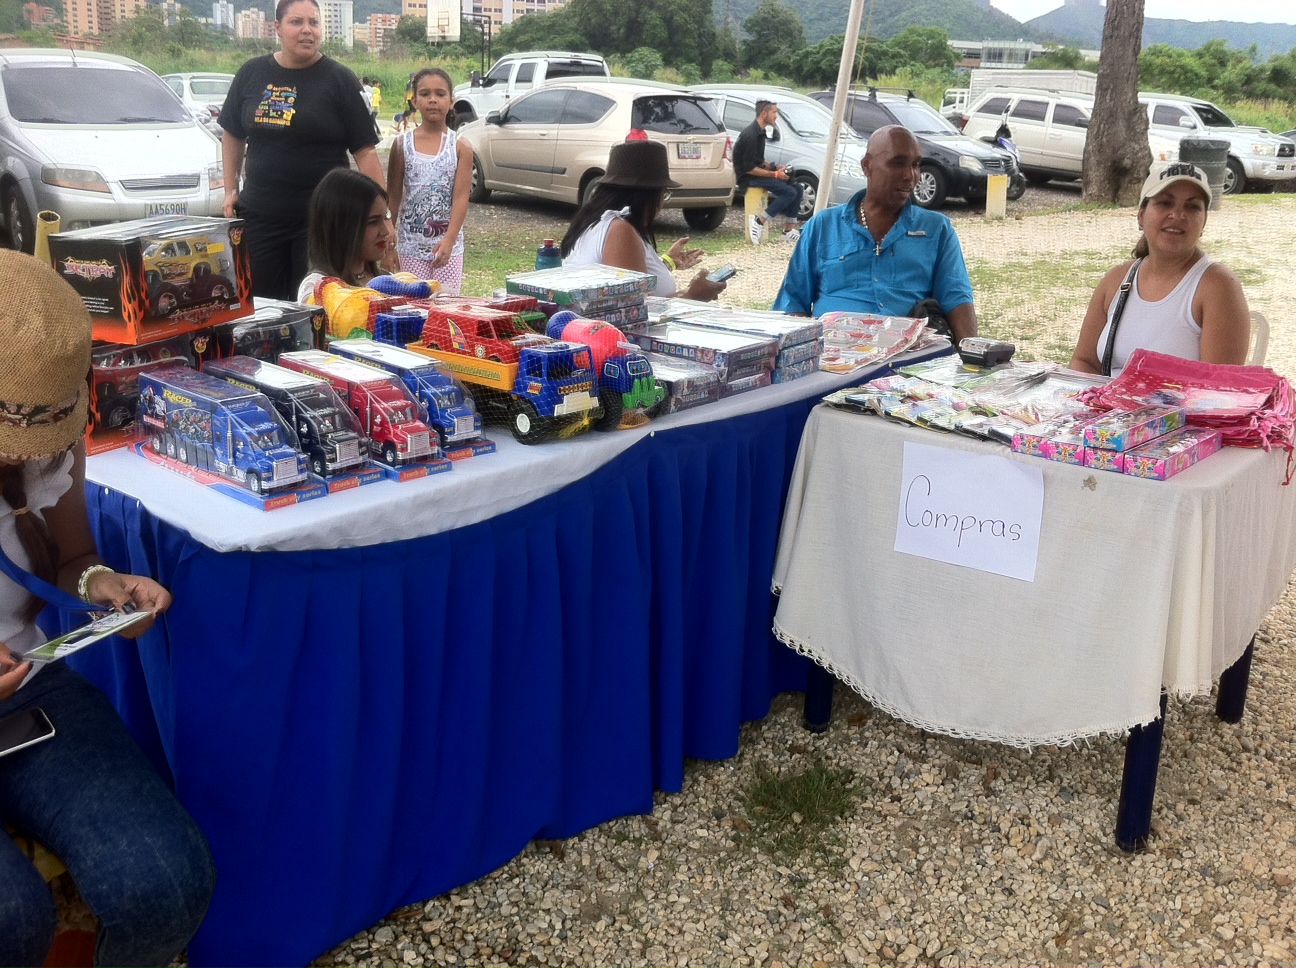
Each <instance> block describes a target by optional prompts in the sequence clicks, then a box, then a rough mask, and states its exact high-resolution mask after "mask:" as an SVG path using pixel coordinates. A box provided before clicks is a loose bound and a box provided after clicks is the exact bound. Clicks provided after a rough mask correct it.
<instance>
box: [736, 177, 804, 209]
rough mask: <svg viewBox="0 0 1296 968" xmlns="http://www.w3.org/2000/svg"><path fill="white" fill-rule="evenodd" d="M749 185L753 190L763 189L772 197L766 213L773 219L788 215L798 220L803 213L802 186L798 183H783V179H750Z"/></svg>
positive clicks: (748, 180)
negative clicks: (798, 214)
mask: <svg viewBox="0 0 1296 968" xmlns="http://www.w3.org/2000/svg"><path fill="white" fill-rule="evenodd" d="M747 185H748V187H751V188H763V189H765V191H767V192H769V193H770V195H771V196H772V197H771V198H770V203H769V205H768V206H766V208H765V211H766V213H768V214H769V215H770V216H771V217H777V216H779V215H786V216H788V217H790V218H796V217H797V213H798V212H800V211H801V186H800V185H798V184H797V183H796V182H790V181H783V179H781V178H749V179H747Z"/></svg>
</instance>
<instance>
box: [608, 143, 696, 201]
mask: <svg viewBox="0 0 1296 968" xmlns="http://www.w3.org/2000/svg"><path fill="white" fill-rule="evenodd" d="M600 181H602V182H603V184H604V185H624V186H626V187H627V188H662V189H665V188H679V187H680V183H679V182H677V181H672V180H671V177H670V162H669V161H667V160H666V146H665V145H664V144H661V143H660V142H657V141H625V142H622V143H621V144H619V145H614V146H613V148H612V154H611V155H609V156H608V167H607V174H606V175H604V176H603V177H602V178H601V179H600Z"/></svg>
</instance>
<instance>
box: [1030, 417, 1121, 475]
mask: <svg viewBox="0 0 1296 968" xmlns="http://www.w3.org/2000/svg"><path fill="white" fill-rule="evenodd" d="M1101 416H1102V414H1100V413H1098V412H1097V411H1094V410H1077V411H1075V412H1073V413H1069V414H1064V415H1062V416H1060V417H1054V418H1053V419H1052V420H1046V421H1045V422H1044V423H1039V424H1035V425H1034V426H1033V427H1027V428H1026V429H1025V430H1023V431H1021V432H1020V433H1015V434H1013V439H1012V449H1013V452H1014V453H1017V454H1028V455H1030V456H1031V457H1043V458H1044V459H1045V460H1055V461H1060V462H1061V463H1063V464H1083V463H1084V430H1085V427H1086V426H1087V425H1089V424H1090V423H1092V422H1093V421H1095V420H1097V419H1098V418H1099V417H1101Z"/></svg>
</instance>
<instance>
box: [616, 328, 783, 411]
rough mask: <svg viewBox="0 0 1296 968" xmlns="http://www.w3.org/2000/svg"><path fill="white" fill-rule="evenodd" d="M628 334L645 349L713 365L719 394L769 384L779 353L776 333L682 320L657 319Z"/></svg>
mask: <svg viewBox="0 0 1296 968" xmlns="http://www.w3.org/2000/svg"><path fill="white" fill-rule="evenodd" d="M629 337H630V339H632V340H633V341H634V342H636V343H638V344H639V345H640V346H641V347H643V348H644V349H645V350H651V351H652V352H654V353H665V354H666V355H668V356H678V357H680V358H681V359H685V360H692V361H694V362H697V363H706V364H708V365H710V366H713V367H715V369H716V372H717V373H718V374H719V378H720V396H722V397H727V396H730V395H731V394H734V393H742V392H743V391H745V390H754V389H756V388H757V387H765V386H769V385H770V383H771V382H772V376H771V374H772V373H773V372H774V361H775V359H776V358H777V357H778V353H779V343H778V339H777V338H776V337H772V336H751V335H749V334H747V333H733V332H725V331H724V330H719V329H703V328H702V327H700V326H692V325H688V324H686V323H657V324H656V325H655V326H649V327H648V328H647V329H645V330H643V331H642V332H639V333H632V334H629Z"/></svg>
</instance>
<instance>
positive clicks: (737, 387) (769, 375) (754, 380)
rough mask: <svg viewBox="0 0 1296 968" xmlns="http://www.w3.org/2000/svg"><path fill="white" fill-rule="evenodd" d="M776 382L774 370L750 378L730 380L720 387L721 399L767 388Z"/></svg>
mask: <svg viewBox="0 0 1296 968" xmlns="http://www.w3.org/2000/svg"><path fill="white" fill-rule="evenodd" d="M773 382H774V379H773V371H772V370H761V371H759V372H757V373H752V374H750V375H749V376H741V377H738V378H736V379H733V380H729V381H728V382H726V383H724V384H723V385H722V386H721V387H720V396H721V397H731V396H733V395H734V394H735V393H746V392H747V391H748V390H757V389H759V388H761V387H767V386H769V385H770V384H771V383H773Z"/></svg>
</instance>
